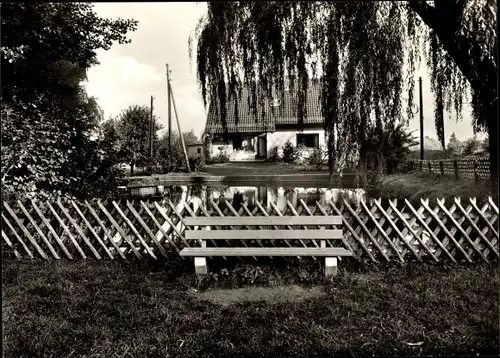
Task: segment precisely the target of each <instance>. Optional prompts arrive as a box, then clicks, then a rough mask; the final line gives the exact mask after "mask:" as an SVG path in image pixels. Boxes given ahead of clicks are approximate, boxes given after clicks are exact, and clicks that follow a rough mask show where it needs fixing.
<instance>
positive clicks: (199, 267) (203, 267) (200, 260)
mask: <svg viewBox="0 0 500 358" xmlns="http://www.w3.org/2000/svg"><path fill="white" fill-rule="evenodd" d="M194 270H195V272H196V275H206V274H207V273H208V267H207V258H206V257H195V258H194Z"/></svg>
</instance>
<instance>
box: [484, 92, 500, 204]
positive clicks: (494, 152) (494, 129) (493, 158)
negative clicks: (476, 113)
mask: <svg viewBox="0 0 500 358" xmlns="http://www.w3.org/2000/svg"><path fill="white" fill-rule="evenodd" d="M497 106H498V100H497V99H496V100H495V101H494V102H493V104H492V105H490V106H488V110H487V113H485V115H487V116H488V117H489V118H491V120H490V123H489V126H488V139H489V142H490V145H489V152H490V175H491V178H490V185H491V196H492V198H493V200H494V201H495V202H496V203H497V205H498V203H499V201H500V199H499V198H498V184H499V182H498V149H499V148H498V121H497V108H498V107H497Z"/></svg>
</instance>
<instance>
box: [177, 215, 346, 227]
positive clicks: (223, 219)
mask: <svg viewBox="0 0 500 358" xmlns="http://www.w3.org/2000/svg"><path fill="white" fill-rule="evenodd" d="M184 221H185V224H186V225H187V226H231V225H233V226H243V225H245V226H267V225H342V216H340V215H337V216H334V215H332V216H248V217H247V216H240V217H238V216H219V217H218V216H210V217H207V216H198V217H187V218H185V219H184Z"/></svg>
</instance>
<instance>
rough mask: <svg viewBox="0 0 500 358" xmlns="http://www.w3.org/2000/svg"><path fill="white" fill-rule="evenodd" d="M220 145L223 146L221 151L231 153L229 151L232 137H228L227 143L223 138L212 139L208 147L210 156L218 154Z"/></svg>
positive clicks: (231, 145) (231, 146)
mask: <svg viewBox="0 0 500 358" xmlns="http://www.w3.org/2000/svg"><path fill="white" fill-rule="evenodd" d="M220 146H222V147H224V150H223V152H224V153H225V154H227V155H231V153H232V152H233V140H232V139H229V140H228V141H227V144H226V142H225V141H223V140H214V141H213V142H212V146H211V148H210V155H211V156H212V158H213V157H216V156H218V155H219V154H220V150H219V147H220Z"/></svg>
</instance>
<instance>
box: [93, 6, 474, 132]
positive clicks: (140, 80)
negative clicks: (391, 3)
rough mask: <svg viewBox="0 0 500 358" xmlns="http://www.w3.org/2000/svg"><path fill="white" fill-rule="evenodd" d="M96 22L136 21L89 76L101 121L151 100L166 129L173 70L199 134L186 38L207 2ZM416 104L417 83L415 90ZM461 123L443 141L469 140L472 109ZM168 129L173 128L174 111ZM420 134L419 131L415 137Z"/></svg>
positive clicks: (186, 122)
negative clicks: (124, 40)
mask: <svg viewBox="0 0 500 358" xmlns="http://www.w3.org/2000/svg"><path fill="white" fill-rule="evenodd" d="M94 6H95V11H96V13H97V14H98V15H99V16H100V17H106V18H118V17H122V18H133V19H135V20H138V22H139V23H138V25H137V30H136V31H135V32H132V33H130V36H129V37H130V39H131V40H132V42H131V43H130V44H126V45H118V44H116V45H114V46H113V47H112V48H111V50H109V51H103V52H100V53H99V54H98V59H99V61H100V65H97V66H95V67H93V68H91V69H90V70H89V72H88V82H87V91H88V93H89V95H91V96H95V97H97V98H98V102H99V105H100V106H101V108H102V109H103V110H104V113H105V117H106V118H108V117H109V116H116V115H118V114H119V113H120V112H121V111H122V110H123V109H125V108H127V107H128V106H129V105H133V104H137V105H147V106H149V104H150V96H151V95H153V96H155V100H154V111H155V114H156V115H157V116H158V117H160V122H161V123H162V124H163V125H164V127H165V128H167V125H168V124H167V123H168V122H167V121H168V119H167V118H168V117H167V101H166V98H167V90H166V70H165V64H166V63H168V64H169V66H170V69H171V70H172V74H171V78H172V79H173V81H172V87H173V91H174V94H175V102H176V105H177V111H178V114H179V118H180V120H181V129H182V131H183V132H184V131H189V130H190V129H191V128H193V129H194V131H195V133H196V135H198V136H199V135H200V134H201V132H202V131H203V129H204V126H205V120H206V114H205V110H204V107H203V101H202V98H201V93H200V90H199V88H198V85H197V82H196V71H195V65H194V64H193V67H192V70H190V66H189V55H188V37H189V34H190V33H191V32H192V31H194V28H195V26H196V22H197V20H198V19H199V18H200V17H201V16H202V15H203V14H204V13H205V12H206V4H205V3H199V4H197V3H194V2H182V3H174V2H164V3H162V2H156V3H96V4H94ZM418 76H422V77H423V81H424V82H423V83H424V85H423V89H424V97H423V102H424V134H425V135H427V136H430V137H433V138H436V134H435V129H434V122H433V118H434V115H433V111H434V106H433V104H432V93H431V92H430V86H429V79H428V77H427V75H426V70H425V69H422V70H420V71H419V72H418V73H417V74H416V78H415V80H416V81H418ZM416 95H417V97H416V101H417V103H418V83H417V85H416ZM463 117H464V119H463V121H461V122H458V123H456V120H455V116H453V119H451V120H450V119H449V118H448V115H446V118H445V136H446V139H448V138H449V136H450V135H451V133H452V132H455V134H456V136H457V138H458V139H459V140H464V139H467V138H469V137H472V135H473V133H472V127H471V121H470V107H468V106H466V107H465V108H464V113H463ZM172 121H173V122H172V125H173V126H174V130H175V132H177V126H176V122H175V117H174V114H173V109H172ZM410 127H411V129H414V130H417V131H418V130H419V117H418V114H417V115H416V116H415V119H414V120H413V121H411V122H410ZM416 134H418V132H416Z"/></svg>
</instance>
